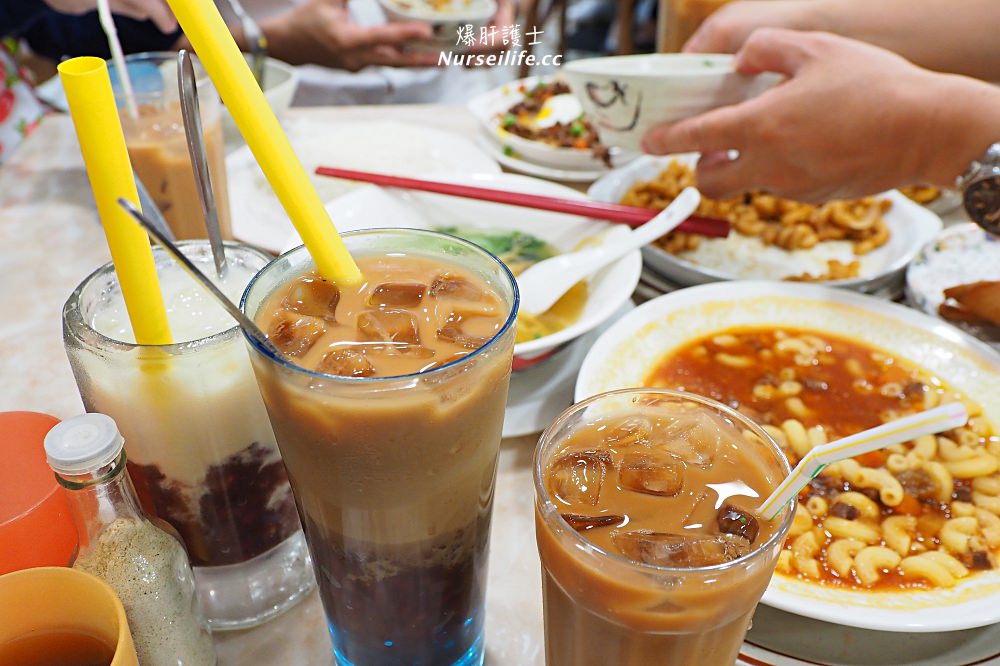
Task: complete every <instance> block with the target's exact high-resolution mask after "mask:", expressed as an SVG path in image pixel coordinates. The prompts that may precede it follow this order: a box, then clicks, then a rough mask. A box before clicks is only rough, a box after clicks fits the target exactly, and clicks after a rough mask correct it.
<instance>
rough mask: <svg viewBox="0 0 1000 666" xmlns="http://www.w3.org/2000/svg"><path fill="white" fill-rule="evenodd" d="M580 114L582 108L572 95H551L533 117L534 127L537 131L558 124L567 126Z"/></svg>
mask: <svg viewBox="0 0 1000 666" xmlns="http://www.w3.org/2000/svg"><path fill="white" fill-rule="evenodd" d="M582 114H583V107H582V106H580V102H579V101H577V99H576V97H574V96H573V95H571V94H569V93H567V94H564V95H553V96H552V97H550V98H548V99H547V100H545V104H543V105H542V108H541V110H540V111H539V112H538V115H537V116H535V125H536V127H538V129H547V128H549V127H553V126H555V125H557V124H559V123H562V124H564V125H568V124H569V123H571V122H573V121H574V120H576V119H577V118H579V117H580V116H581V115H582Z"/></svg>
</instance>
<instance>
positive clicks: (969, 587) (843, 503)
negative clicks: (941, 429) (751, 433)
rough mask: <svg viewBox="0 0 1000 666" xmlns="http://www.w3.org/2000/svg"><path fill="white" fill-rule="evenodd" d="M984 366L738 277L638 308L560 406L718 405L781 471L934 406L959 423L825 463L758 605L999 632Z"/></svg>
mask: <svg viewBox="0 0 1000 666" xmlns="http://www.w3.org/2000/svg"><path fill="white" fill-rule="evenodd" d="M998 377H1000V356H998V355H997V354H996V353H995V352H993V351H992V350H991V349H990V348H989V347H988V346H986V345H984V344H982V343H981V342H979V341H978V340H975V339H974V338H971V337H970V336H967V335H965V334H964V333H962V332H961V331H959V330H957V329H955V328H953V327H951V326H948V325H946V324H943V323H942V322H941V321H940V320H938V319H935V318H932V317H929V316H927V315H925V314H923V313H920V312H917V311H916V310H913V309H910V308H906V307H904V306H900V305H896V304H892V303H886V302H885V301H882V300H879V299H875V298H872V297H870V296H864V295H861V294H857V293H853V292H850V291H846V290H842V289H831V288H829V287H825V286H821V285H807V284H791V283H783V282H773V281H741V282H731V283H727V284H711V285H701V286H698V287H693V288H690V289H683V290H680V291H677V292H674V293H671V294H668V295H666V296H662V297H660V298H657V299H654V300H652V301H649V302H647V303H644V304H643V305H641V306H639V307H638V308H637V309H635V310H633V311H632V312H630V313H629V314H627V315H626V316H625V317H623V318H622V319H621V320H620V321H618V323H616V324H615V325H613V326H612V327H611V328H610V329H609V330H608V331H607V332H606V333H605V334H604V335H602V336H601V337H600V338H599V339H598V341H597V342H596V343H595V344H594V346H593V348H592V350H591V352H590V353H589V354H588V355H587V358H586V359H585V360H584V363H583V367H582V368H581V371H580V376H579V379H578V381H577V387H576V399H577V400H581V399H583V398H586V397H587V396H590V395H594V394H596V393H600V392H602V391H608V390H612V389H617V388H623V387H628V386H667V387H670V388H679V389H684V390H688V391H692V392H694V393H700V394H702V395H706V396H709V397H712V398H714V399H716V400H719V401H721V402H725V403H727V404H729V405H731V406H733V407H735V408H737V409H739V410H740V411H741V412H743V413H745V414H747V415H748V416H750V417H751V418H752V419H754V420H755V421H757V422H758V423H760V424H761V425H762V426H764V428H765V430H767V431H768V433H769V434H771V435H772V437H774V439H775V440H776V441H778V443H779V444H780V445H781V446H782V448H783V450H784V451H785V453H786V454H787V455H788V457H789V459H790V461H791V462H792V463H793V464H794V463H795V462H797V461H798V459H799V458H800V457H801V456H802V455H804V454H805V452H807V451H808V450H809V449H810V448H811V447H813V446H817V445H820V444H822V443H825V442H827V441H833V440H835V439H838V438H840V437H843V436H846V435H849V434H852V433H854V432H858V431H860V430H863V429H866V428H868V427H872V426H874V425H878V424H880V423H883V422H886V421H889V420H892V419H895V418H898V417H900V416H904V415H906V414H909V413H913V412H916V411H921V410H924V409H927V408H930V407H933V406H936V405H938V404H941V403H944V402H948V401H961V402H963V403H964V404H965V405H966V407H967V409H968V412H969V414H970V418H969V421H968V422H967V424H966V425H965V426H963V427H961V428H956V429H954V430H951V431H948V432H945V433H941V434H940V435H938V436H927V437H922V438H918V439H917V440H914V441H911V442H907V443H904V444H901V445H897V446H894V447H890V448H889V449H885V450H883V451H877V452H874V453H871V454H865V455H864V456H859V457H857V458H853V459H849V460H846V461H842V462H840V463H837V464H836V465H833V466H830V467H827V468H826V469H825V470H823V472H822V473H821V474H820V475H818V476H817V477H816V478H815V479H814V480H813V481H812V482H811V483H810V485H809V486H807V487H806V489H804V490H803V492H802V493H801V494H800V495H799V502H798V506H797V509H796V516H795V520H794V522H793V524H792V528H791V531H790V532H789V537H788V538H787V540H786V543H785V546H784V550H783V552H782V555H781V557H780V558H779V560H778V569H777V572H776V574H775V576H774V578H773V579H772V581H771V584H770V586H769V587H768V590H767V592H766V593H765V595H764V598H763V602H764V603H765V604H768V605H770V606H773V607H775V608H779V609H782V610H785V611H788V612H792V613H795V614H798V615H803V616H806V617H811V618H816V619H820V620H824V621H827V622H834V623H837V624H844V625H849V626H855V627H862V628H866V629H872V630H881V631H901V632H945V631H955V630H959V629H969V628H973V627H979V626H985V625H988V624H991V623H994V622H998V621H1000V561H998V556H1000V428H998V426H1000V391H997V390H996V388H997V384H998Z"/></svg>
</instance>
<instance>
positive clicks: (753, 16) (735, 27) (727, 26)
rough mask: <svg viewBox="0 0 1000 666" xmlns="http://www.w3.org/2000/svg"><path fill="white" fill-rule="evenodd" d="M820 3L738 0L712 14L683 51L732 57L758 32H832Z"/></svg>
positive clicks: (804, 0)
mask: <svg viewBox="0 0 1000 666" xmlns="http://www.w3.org/2000/svg"><path fill="white" fill-rule="evenodd" d="M824 7H825V4H824V2H823V1H822V0H739V1H738V2H731V3H729V4H726V5H723V6H722V7H721V8H720V9H719V10H717V11H715V12H713V13H712V14H711V15H710V16H709V17H708V18H707V19H705V21H704V22H703V23H702V24H701V26H700V27H699V28H698V29H697V30H696V31H695V33H694V34H693V35H691V38H690V39H688V41H687V43H685V44H684V47H683V50H684V51H685V52H689V53H736V52H737V51H739V50H740V48H742V47H743V44H745V43H746V41H747V38H748V37H750V34H751V33H752V32H753V31H754V30H756V29H758V28H788V29H790V30H824V31H827V32H833V31H834V30H833V27H832V25H830V24H831V23H832V18H829V19H828V18H827V16H826V11H825V9H824Z"/></svg>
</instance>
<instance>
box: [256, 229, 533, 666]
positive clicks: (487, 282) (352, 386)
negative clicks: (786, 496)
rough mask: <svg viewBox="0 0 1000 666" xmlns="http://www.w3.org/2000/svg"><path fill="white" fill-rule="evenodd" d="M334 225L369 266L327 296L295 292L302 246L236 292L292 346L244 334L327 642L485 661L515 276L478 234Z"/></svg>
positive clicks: (307, 266) (419, 664) (344, 654)
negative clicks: (351, 229) (313, 299)
mask: <svg viewBox="0 0 1000 666" xmlns="http://www.w3.org/2000/svg"><path fill="white" fill-rule="evenodd" d="M345 240H346V242H347V243H348V247H349V248H350V249H351V251H352V254H353V255H354V257H355V259H356V260H357V262H358V265H359V267H360V268H361V271H362V273H363V274H364V276H365V282H364V284H362V285H360V286H357V287H346V286H340V285H338V293H339V297H338V299H325V298H324V299H320V300H323V301H325V302H326V303H327V305H328V307H327V308H326V309H325V310H324V309H322V308H320V309H318V310H314V309H312V308H309V309H308V310H304V309H302V308H298V309H296V308H294V307H289V303H295V302H300V301H303V300H304V299H301V298H298V297H293V295H294V294H295V293H296V292H297V290H299V289H300V285H301V284H302V281H303V280H305V281H310V283H312V284H315V283H316V282H317V281H320V282H322V281H323V278H322V277H320V276H319V275H317V274H316V273H315V272H314V271H313V270H312V268H311V262H310V261H309V258H308V255H306V254H305V251H304V249H300V250H296V251H294V252H293V253H291V254H289V255H285V256H284V257H282V258H280V259H279V260H278V261H277V262H275V263H274V264H272V266H270V267H268V269H265V271H263V272H262V273H261V276H260V277H259V278H258V279H257V281H256V282H255V283H254V284H253V285H251V287H250V289H249V291H248V292H247V296H246V299H245V302H244V309H245V311H246V312H247V314H249V315H250V316H252V317H254V319H255V321H256V322H257V323H258V325H259V326H260V327H261V328H262V330H264V331H267V332H268V333H269V335H270V336H271V339H272V340H273V341H275V342H276V343H277V344H278V347H279V349H282V350H283V351H286V350H291V351H292V352H294V353H292V354H290V355H291V359H290V360H291V362H292V364H294V365H292V364H289V363H287V362H286V361H285V360H284V359H279V358H276V357H274V356H272V355H270V354H269V353H268V352H267V350H265V349H264V348H263V347H260V346H257V345H254V343H253V342H252V341H251V349H252V350H253V351H252V358H253V361H254V366H255V370H256V372H257V377H258V381H259V383H260V386H261V392H262V395H263V397H264V402H265V404H266V405H267V407H268V411H269V414H270V417H271V422H272V424H273V426H274V430H275V434H276V436H277V438H278V445H279V447H280V448H281V452H282V456H283V457H284V460H285V464H286V466H287V468H288V473H289V477H290V479H291V482H292V489H293V491H294V493H295V496H296V499H297V502H298V506H299V510H300V513H301V516H302V519H303V524H304V527H305V532H306V538H307V540H308V542H309V546H310V550H311V552H312V556H313V561H314V563H315V567H316V574H317V578H318V582H319V588H320V596H321V599H322V601H323V606H324V609H325V611H326V615H327V619H328V624H329V627H330V634H331V638H332V642H333V648H334V652H335V654H336V657H337V660H338V662H339V663H351V664H380V665H381V666H394V665H400V666H402V665H406V666H431V665H434V666H436V665H438V664H441V665H445V664H447V665H451V664H470V665H471V664H477V663H481V660H482V654H483V646H482V631H483V612H484V608H483V603H484V597H485V585H486V556H487V544H488V540H489V523H490V511H491V505H492V497H493V483H494V479H495V472H496V461H497V455H498V451H499V442H500V433H501V428H502V424H503V414H504V407H505V403H506V395H507V385H508V381H509V377H510V369H511V358H512V352H513V343H514V328H513V323H514V320H515V319H514V318H515V314H514V312H513V307H514V288H513V281H512V278H511V277H510V275H509V273H508V272H507V271H506V269H505V268H503V266H502V264H499V262H497V261H496V260H495V258H492V257H490V256H489V255H487V254H486V253H485V252H483V251H482V250H480V249H478V248H476V247H475V246H473V245H471V244H467V243H466V242H465V241H459V240H457V239H454V238H450V237H447V236H443V235H439V234H434V233H431V232H422V231H414V230H408V231H404V230H382V231H370V232H358V233H355V234H348V235H346V236H345ZM330 286H331V287H332V286H333V285H330ZM282 340H285V341H286V342H285V343H284V344H282V342H281V341H282ZM296 340H299V341H301V342H295V341H296Z"/></svg>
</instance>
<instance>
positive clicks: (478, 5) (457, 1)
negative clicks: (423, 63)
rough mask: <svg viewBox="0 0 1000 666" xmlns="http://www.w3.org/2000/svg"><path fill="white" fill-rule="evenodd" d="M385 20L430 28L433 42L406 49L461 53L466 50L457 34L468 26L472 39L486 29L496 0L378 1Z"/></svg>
mask: <svg viewBox="0 0 1000 666" xmlns="http://www.w3.org/2000/svg"><path fill="white" fill-rule="evenodd" d="M379 5H380V6H381V7H382V11H383V12H384V13H385V16H386V18H387V19H388V20H389V21H392V22H406V23H409V22H411V21H420V22H422V23H427V24H429V25H430V26H431V32H432V34H433V36H434V39H433V41H432V42H431V43H429V44H426V45H421V44H415V45H410V46H409V47H408V48H416V49H424V50H435V51H438V50H440V49H442V48H447V49H448V50H450V51H453V52H456V53H461V52H463V51H464V50H465V49H467V48H468V45H467V44H466V42H464V41H462V40H459V39H458V36H459V34H460V31H464V30H468V29H469V28H467V27H466V26H471V30H472V36H473V37H474V36H478V34H479V29H480V28H482V27H484V26H486V25H487V24H488V23H489V20H490V19H491V18H492V17H493V16H494V15H495V14H496V12H497V3H496V0H379Z"/></svg>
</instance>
